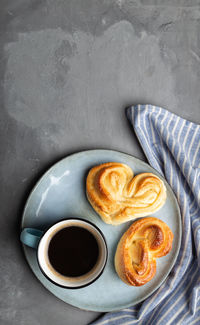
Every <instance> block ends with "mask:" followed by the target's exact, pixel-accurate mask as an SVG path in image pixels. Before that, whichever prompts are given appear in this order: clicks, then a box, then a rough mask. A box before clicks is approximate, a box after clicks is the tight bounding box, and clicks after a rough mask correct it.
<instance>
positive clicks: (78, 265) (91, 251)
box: [48, 226, 99, 277]
mask: <svg viewBox="0 0 200 325" xmlns="http://www.w3.org/2000/svg"><path fill="white" fill-rule="evenodd" d="M48 255H49V261H50V263H51V265H52V266H53V268H54V269H55V270H56V271H57V272H59V273H60V274H62V275H64V276H68V277H77V276H81V275H83V274H86V273H87V272H89V271H90V270H91V269H92V268H93V266H94V265H95V264H96V262H97V259H98V256H99V248H98V244H97V241H96V239H95V237H94V236H93V235H92V234H91V233H90V232H89V231H88V230H86V229H85V228H81V227H76V226H71V227H66V228H63V229H62V230H60V231H58V232H57V233H56V234H55V236H54V237H53V238H52V240H51V241H50V244H49V250H48Z"/></svg>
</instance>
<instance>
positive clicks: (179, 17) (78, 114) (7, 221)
mask: <svg viewBox="0 0 200 325" xmlns="http://www.w3.org/2000/svg"><path fill="white" fill-rule="evenodd" d="M199 31H200V1H197V0H190V1H186V0H185V1H178V0H173V1H172V0H170V1H164V0H160V1H156V0H148V1H142V0H140V1H136V0H135V1H134V0H133V1H128V0H127V1H126V0H116V1H112V0H105V1H94V0H90V1H88V0H84V1H82V0H76V1H72V0H71V1H70V0H68V1H65V0H57V1H54V0H46V1H33V0H32V1H30V0H26V1H25V0H18V1H10V0H3V1H1V4H0V105H1V108H0V114H1V119H0V133H1V136H0V139H1V147H0V152H1V158H0V159H1V160H0V161H1V164H0V169H1V195H0V197H1V205H0V229H1V237H0V241H1V245H0V256H1V263H0V277H1V279H0V283H1V290H0V323H1V324H3V325H11V324H16V325H18V324H20V325H26V324H29V325H46V324H49V325H54V324H59V325H73V324H74V325H75V324H76V325H77V324H80V325H83V324H87V323H88V322H90V321H91V320H93V319H95V318H96V317H97V316H98V315H99V314H98V313H94V312H86V311H81V310H78V309H76V308H73V307H71V306H69V305H67V304H65V303H63V302H62V301H59V300H58V299H57V298H56V297H54V296H53V295H52V294H50V293H49V292H48V291H47V290H46V289H45V288H43V287H42V285H41V284H40V283H39V282H38V281H37V280H36V278H35V277H34V275H33V274H32V272H31V270H30V269H29V267H28V266H27V263H26V261H25V259H24V256H23V254H22V251H21V247H20V243H19V239H18V238H19V228H20V219H21V214H22V210H23V206H24V203H25V200H26V198H27V196H28V193H29V192H30V190H31V188H32V186H33V185H34V184H35V182H36V181H37V180H38V178H39V177H40V176H41V175H42V174H43V172H44V171H46V169H47V168H48V167H50V166H51V165H52V163H54V162H56V161H58V160H59V159H60V158H62V157H64V156H66V155H68V154H70V153H72V152H76V151H79V150H84V149H91V148H108V149H116V150H120V151H123V152H127V153H130V154H133V155H135V156H137V157H139V158H142V159H145V158H144V155H143V153H142V150H141V149H140V147H139V145H138V142H137V140H136V138H135V136H134V134H133V132H132V130H131V128H130V126H129V124H128V122H127V120H126V118H125V115H124V108H125V107H126V106H128V105H130V104H135V103H151V104H155V105H160V106H163V107H165V108H167V109H169V110H170V111H172V112H174V113H177V114H179V115H181V116H182V117H185V118H188V119H189V120H191V121H195V122H198V123H199V122H200V91H199V82H200V33H199Z"/></svg>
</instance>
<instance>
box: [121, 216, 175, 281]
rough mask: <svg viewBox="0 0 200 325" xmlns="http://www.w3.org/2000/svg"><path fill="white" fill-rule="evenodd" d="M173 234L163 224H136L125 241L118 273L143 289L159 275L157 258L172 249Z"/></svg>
mask: <svg viewBox="0 0 200 325" xmlns="http://www.w3.org/2000/svg"><path fill="white" fill-rule="evenodd" d="M172 242H173V233H172V232H171V230H170V228H169V227H168V226H167V224H166V223H164V222H163V221H161V220H159V219H157V218H153V217H147V218H142V219H139V220H137V221H135V222H134V223H133V224H132V225H131V226H130V227H129V229H128V230H127V231H126V232H125V233H124V235H123V236H122V237H121V239H120V241H119V243H118V246H117V250H116V254H115V269H116V272H117V273H118V275H119V277H120V278H121V280H122V281H124V282H125V283H126V284H128V285H131V286H142V285H144V284H145V283H147V282H148V281H150V280H151V279H152V278H153V277H154V276H155V274H156V258H158V257H162V256H165V255H167V254H168V253H169V252H170V250H171V249H172Z"/></svg>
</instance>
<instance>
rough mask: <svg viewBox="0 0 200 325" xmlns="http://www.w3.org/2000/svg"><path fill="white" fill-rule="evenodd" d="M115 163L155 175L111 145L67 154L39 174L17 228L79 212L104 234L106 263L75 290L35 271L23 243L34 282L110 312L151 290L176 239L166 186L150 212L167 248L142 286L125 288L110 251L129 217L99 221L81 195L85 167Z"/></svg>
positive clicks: (172, 257)
mask: <svg viewBox="0 0 200 325" xmlns="http://www.w3.org/2000/svg"><path fill="white" fill-rule="evenodd" d="M109 161H111V162H121V163H125V164H127V165H129V166H130V167H131V168H132V169H133V171H134V174H138V173H143V172H152V173H154V174H156V175H158V176H159V177H161V176H160V175H159V174H158V173H157V172H156V171H155V170H154V169H153V168H152V167H150V166H149V165H148V164H146V163H144V162H143V161H141V160H139V159H136V158H134V157H132V156H130V155H127V154H124V153H120V152H116V151H111V150H89V151H84V152H80V153H76V154H73V155H71V156H68V157H66V158H64V159H62V160H61V161H59V162H58V163H57V164H55V165H54V166H53V167H52V168H50V169H49V170H48V171H47V172H46V173H45V174H44V176H43V177H42V178H41V179H40V181H39V182H38V183H37V185H36V186H35V187H34V189H33V191H32V192H31V194H30V196H29V199H28V201H27V203H26V206H25V209H24V213H23V218H22V228H24V227H35V228H39V229H42V230H43V229H44V228H46V227H47V226H49V225H52V224H53V223H55V222H57V221H58V220H60V219H63V218H66V217H81V218H84V219H86V220H89V221H91V222H93V223H95V224H96V225H97V226H98V227H99V228H100V229H101V230H102V232H103V233H104V235H105V238H106V240H107V244H108V252H109V256H108V262H107V265H106V268H105V270H104V273H103V274H102V275H101V277H100V278H99V279H98V280H97V281H96V282H94V283H93V284H91V285H90V286H88V287H85V288H82V289H76V290H70V289H64V288H60V287H57V286H56V285H54V284H53V283H51V282H50V281H48V280H47V278H46V277H45V276H44V275H43V274H42V273H41V271H40V269H39V267H38V264H37V259H36V252H35V251H34V250H33V249H31V248H28V247H26V246H24V252H25V256H26V258H27V261H28V263H29V265H30V267H31V269H32V271H33V272H34V273H35V275H36V277H37V278H38V279H39V281H40V282H41V283H42V284H43V285H44V286H45V287H46V288H47V289H48V290H49V291H51V292H52V293H53V294H54V295H55V296H57V297H58V298H59V299H61V300H63V301H65V302H67V303H69V304H71V305H73V306H76V307H79V308H81V309H86V310H93V311H102V312H105V311H114V310H119V309H122V308H125V307H128V306H131V305H135V304H137V303H139V302H140V301H142V300H144V299H146V298H147V297H148V296H149V295H151V294H152V293H153V292H154V291H155V290H156V289H157V288H158V287H159V286H160V285H161V284H162V282H163V281H164V280H165V279H166V277H167V275H168V274H169V272H170V270H171V269H172V267H173V265H174V263H175V261H176V258H177V255H178V252H179V248H180V242H181V216H180V211H179V207H178V204H177V201H176V198H175V196H174V194H173V192H172V190H171V188H170V186H169V185H168V184H167V182H166V181H165V180H164V179H163V178H162V177H161V178H162V179H163V181H164V183H165V185H166V188H167V201H166V203H165V205H164V206H163V208H162V209H161V210H160V211H158V212H157V213H154V214H153V215H154V216H155V217H158V218H160V219H161V220H163V221H164V222H166V223H167V224H168V226H169V227H170V228H171V230H172V232H173V233H174V241H173V248H172V251H171V252H170V253H169V254H168V255H167V256H165V257H162V258H159V259H157V272H156V275H155V277H154V278H153V279H152V280H151V281H150V282H149V283H147V284H145V285H144V286H142V287H130V286H128V285H126V284H125V283H123V282H122V281H121V280H120V279H119V277H118V276H117V273H116V272H115V269H114V263H113V261H114V255H115V250H116V247H117V243H118V241H119V239H120V237H121V236H122V234H123V233H124V232H125V231H126V229H127V228H128V227H129V226H130V224H131V223H132V222H127V223H125V224H122V225H119V226H112V225H107V224H105V223H104V222H103V221H102V220H101V218H100V217H99V216H98V215H97V214H96V212H95V211H94V210H93V208H92V207H91V206H90V204H89V203H88V201H87V199H86V195H85V181H86V175H87V173H88V171H89V169H90V168H91V167H93V166H94V165H98V164H101V163H105V162H109Z"/></svg>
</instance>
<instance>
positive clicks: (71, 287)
mask: <svg viewBox="0 0 200 325" xmlns="http://www.w3.org/2000/svg"><path fill="white" fill-rule="evenodd" d="M67 220H75V221H76V220H77V221H84V222H85V223H88V224H90V225H91V226H93V227H94V228H95V229H96V230H97V231H98V232H99V233H100V235H101V237H102V239H103V241H104V244H105V262H104V264H103V267H102V269H101V271H100V273H99V274H98V275H97V276H96V277H95V278H94V279H92V280H91V281H89V282H87V283H86V284H83V285H80V286H74V287H73V286H67V285H62V284H59V283H57V282H55V281H54V280H52V279H51V278H50V277H49V276H48V275H47V274H46V273H45V272H44V270H43V268H42V267H41V265H40V261H39V256H38V255H39V249H38V248H39V245H40V242H41V240H42V238H43V237H44V235H45V234H46V233H47V231H48V230H49V229H51V228H52V227H53V226H55V225H57V224H58V223H60V222H62V221H67ZM38 248H37V253H36V258H37V262H38V266H39V268H40V271H41V272H42V274H43V275H44V276H45V277H46V278H47V279H48V280H49V281H51V282H52V283H53V284H55V285H56V286H59V287H61V288H65V289H72V290H74V289H81V288H84V287H87V286H88V285H90V284H92V283H93V282H95V281H96V280H97V279H98V278H99V277H100V276H101V275H102V273H103V271H104V269H105V266H106V264H107V260H108V245H107V242H106V239H105V236H104V234H103V232H102V231H101V229H100V228H99V227H97V226H96V225H95V224H94V223H93V222H91V221H88V220H86V219H83V218H79V217H69V218H63V219H60V220H59V221H57V222H55V223H54V224H52V225H51V226H49V227H47V228H46V229H45V230H44V232H43V234H42V236H41V237H40V240H39V243H38Z"/></svg>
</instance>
